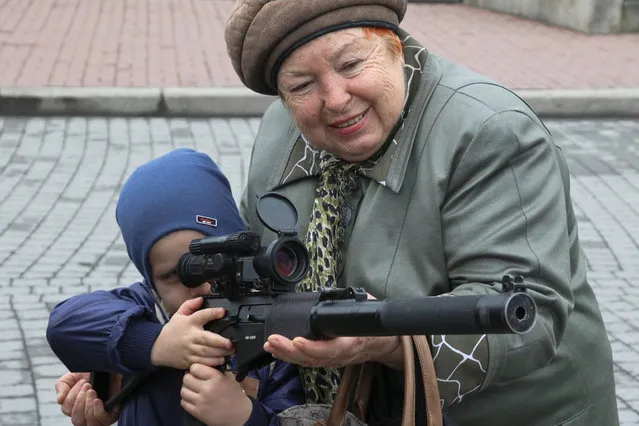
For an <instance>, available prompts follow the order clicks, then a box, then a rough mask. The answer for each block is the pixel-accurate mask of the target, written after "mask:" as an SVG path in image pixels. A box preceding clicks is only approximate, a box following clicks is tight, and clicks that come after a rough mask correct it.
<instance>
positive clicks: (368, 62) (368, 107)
mask: <svg viewBox="0 0 639 426" xmlns="http://www.w3.org/2000/svg"><path fill="white" fill-rule="evenodd" d="M403 65H404V63H403V57H402V56H401V55H397V54H395V53H394V52H393V50H392V49H391V48H390V47H389V44H388V43H387V40H385V39H384V38H382V37H380V36H378V35H376V34H372V35H371V36H370V37H366V36H365V34H364V30H363V29H361V28H350V29H346V30H341V31H335V32H332V33H328V34H326V35H324V36H322V37H319V38H317V39H315V40H313V41H311V42H309V43H307V44H305V45H303V46H301V47H299V48H298V49H297V50H295V51H294V52H293V53H292V54H291V55H290V56H289V57H288V58H286V60H285V61H284V63H283V64H282V67H281V68H280V70H279V73H278V89H279V92H280V95H281V97H282V99H283V100H284V103H285V104H286V105H287V107H288V108H289V110H290V111H291V113H292V114H293V118H294V119H295V122H296V123H297V125H298V127H299V128H300V130H301V131H302V134H304V136H305V137H306V139H307V140H308V141H309V142H310V143H311V144H312V145H313V146H315V147H316V148H320V149H325V150H326V151H329V152H331V153H332V154H333V155H335V156H337V157H339V158H341V159H343V160H346V161H350V162H360V161H364V160H366V159H368V158H370V157H371V156H372V155H373V154H375V153H376V152H377V151H378V150H379V149H380V148H381V147H382V145H383V144H384V142H385V141H386V139H387V138H388V136H389V135H390V132H391V131H392V129H393V127H394V126H395V123H397V120H399V117H400V114H401V112H402V108H403V103H404V69H403Z"/></svg>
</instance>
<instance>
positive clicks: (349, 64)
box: [342, 59, 362, 71]
mask: <svg viewBox="0 0 639 426" xmlns="http://www.w3.org/2000/svg"><path fill="white" fill-rule="evenodd" d="M361 63H362V61H360V60H359V59H358V60H355V61H349V62H346V63H345V64H344V65H343V66H342V69H343V70H344V71H349V70H352V69H354V68H357V66H359V64H361Z"/></svg>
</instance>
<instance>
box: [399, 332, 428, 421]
mask: <svg viewBox="0 0 639 426" xmlns="http://www.w3.org/2000/svg"><path fill="white" fill-rule="evenodd" d="M400 343H401V346H402V354H403V355H404V411H403V413H402V426H415V381H416V377H415V353H414V352H413V341H412V339H411V338H410V336H400ZM429 426H430V424H429Z"/></svg>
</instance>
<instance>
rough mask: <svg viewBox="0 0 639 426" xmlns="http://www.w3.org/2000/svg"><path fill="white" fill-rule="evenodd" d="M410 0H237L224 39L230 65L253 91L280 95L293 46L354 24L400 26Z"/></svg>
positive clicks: (359, 25)
mask: <svg viewBox="0 0 639 426" xmlns="http://www.w3.org/2000/svg"><path fill="white" fill-rule="evenodd" d="M406 5H407V0H236V2H235V5H234V7H233V10H232V11H231V16H230V17H229V19H228V21H227V23H226V31H225V33H224V38H225V40H226V49H227V52H228V54H229V57H230V58H231V63H232V64H233V68H234V69H235V72H236V73H237V75H238V76H239V77H240V80H242V82H243V83H244V84H245V85H246V86H247V87H248V88H249V89H251V90H254V91H255V92H258V93H263V94H267V95H276V94H277V87H276V86H277V84H276V77H277V71H278V70H279V67H280V65H282V62H284V59H286V57H287V56H288V55H290V54H291V52H292V51H293V50H295V49H296V48H298V47H300V46H301V45H303V44H304V43H307V42H308V41H310V40H312V39H314V38H316V37H319V36H321V35H323V34H326V33H328V32H331V31H336V30H340V29H344V28H351V27H364V26H370V27H383V28H390V29H393V30H397V28H398V26H399V23H400V22H401V21H402V19H403V18H404V14H405V13H406Z"/></svg>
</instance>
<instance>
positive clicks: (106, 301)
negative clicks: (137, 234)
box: [47, 283, 304, 426]
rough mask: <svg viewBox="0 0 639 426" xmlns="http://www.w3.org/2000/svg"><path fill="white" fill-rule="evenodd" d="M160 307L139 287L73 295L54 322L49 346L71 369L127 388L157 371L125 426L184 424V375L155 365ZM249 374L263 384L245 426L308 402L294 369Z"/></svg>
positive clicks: (268, 421)
mask: <svg viewBox="0 0 639 426" xmlns="http://www.w3.org/2000/svg"><path fill="white" fill-rule="evenodd" d="M155 306H156V305H155V299H154V297H153V295H152V293H151V291H150V290H149V289H148V287H147V286H146V285H145V284H143V283H135V284H133V285H131V286H130V287H125V288H118V289H114V290H111V291H95V292H92V293H88V294H81V295H78V296H74V297H71V298H70V299H67V300H65V301H63V302H61V303H60V304H58V305H57V306H56V307H55V308H54V309H53V311H52V312H51V316H50V318H49V324H48V327H47V339H48V341H49V345H50V346H51V348H52V349H53V352H54V353H55V354H56V355H57V356H58V358H60V360H61V361H62V362H63V363H64V365H65V366H66V367H67V368H68V369H69V371H73V372H84V371H109V372H112V373H120V374H122V375H123V385H124V384H125V383H126V382H128V381H129V380H130V379H131V377H132V375H133V374H135V373H138V372H142V371H150V370H157V371H155V372H154V373H153V374H151V375H150V376H149V377H148V378H147V379H145V381H144V382H143V384H142V385H141V386H140V387H139V388H138V390H137V391H136V392H135V393H134V394H133V395H132V396H130V397H129V398H128V399H127V400H126V401H125V402H124V403H123V406H122V408H121V414H120V419H119V422H118V424H119V425H120V426H132V425H135V426H139V425H145V426H146V425H148V426H153V425H158V426H160V425H162V426H164V425H166V426H176V425H181V424H182V420H183V417H184V410H183V409H182V407H181V406H180V388H181V386H182V377H183V374H184V373H183V371H180V370H175V369H172V368H156V367H153V366H152V365H151V348H152V347H153V343H154V342H155V339H156V338H157V336H158V334H159V332H160V330H161V328H162V325H161V323H160V321H159V320H158V319H157V317H156V311H155V309H156V308H155ZM249 376H250V377H254V378H256V379H258V380H259V381H260V385H259V390H258V395H257V399H253V400H252V401H253V412H252V414H251V417H250V418H249V420H248V422H247V423H246V425H249V426H258V425H269V426H275V425H278V424H279V423H278V420H277V416H276V414H277V413H279V412H280V411H282V410H284V409H286V408H288V407H291V406H293V405H298V404H303V403H304V394H303V390H302V385H301V381H300V378H299V376H298V371H297V367H295V366H294V365H291V364H288V363H285V362H281V361H275V362H274V363H273V364H272V365H271V366H266V367H263V368H261V369H258V370H254V371H251V372H249Z"/></svg>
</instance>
